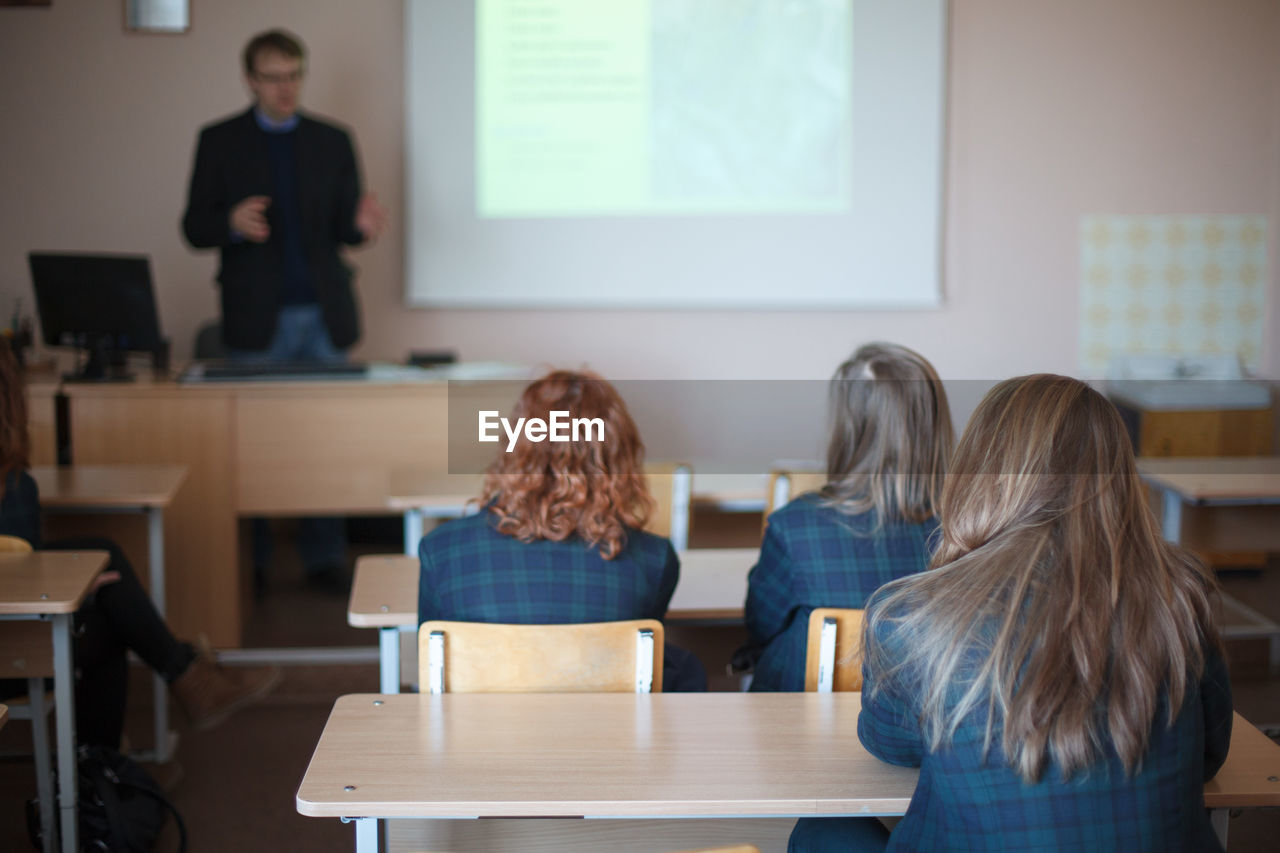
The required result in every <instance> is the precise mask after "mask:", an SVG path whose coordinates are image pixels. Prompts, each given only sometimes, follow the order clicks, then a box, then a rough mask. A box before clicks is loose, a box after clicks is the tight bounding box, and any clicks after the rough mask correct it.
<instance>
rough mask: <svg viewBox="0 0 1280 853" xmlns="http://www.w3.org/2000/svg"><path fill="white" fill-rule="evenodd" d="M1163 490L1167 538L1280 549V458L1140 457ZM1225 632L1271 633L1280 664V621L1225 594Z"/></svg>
mask: <svg viewBox="0 0 1280 853" xmlns="http://www.w3.org/2000/svg"><path fill="white" fill-rule="evenodd" d="M1138 473H1140V474H1141V475H1142V478H1143V479H1144V480H1146V481H1147V483H1149V484H1150V485H1151V486H1152V487H1153V488H1155V489H1156V490H1157V491H1158V492H1159V493H1160V501H1161V518H1160V522H1161V530H1162V532H1163V533H1164V538H1165V539H1167V540H1168V541H1170V542H1177V543H1179V544H1182V545H1186V546H1188V547H1190V548H1195V549H1197V550H1203V551H1250V550H1258V551H1271V552H1277V551H1280V456H1251V457H1212V458H1169V459H1152V458H1143V459H1139V460H1138ZM1222 604H1223V610H1224V611H1225V614H1224V616H1225V619H1224V622H1225V624H1224V626H1223V635H1224V636H1226V637H1228V638H1231V639H1243V638H1251V637H1266V638H1270V641H1271V669H1272V671H1273V672H1275V671H1276V670H1277V668H1280V625H1277V624H1276V623H1275V622H1273V621H1272V620H1270V619H1268V618H1267V617H1266V616H1265V615H1263V614H1262V613H1259V612H1258V611H1257V610H1254V609H1253V608H1252V607H1249V606H1248V605H1246V604H1244V603H1242V602H1240V601H1238V600H1236V599H1234V598H1232V597H1231V596H1228V595H1224V596H1222Z"/></svg>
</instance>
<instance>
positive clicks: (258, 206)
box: [228, 195, 271, 243]
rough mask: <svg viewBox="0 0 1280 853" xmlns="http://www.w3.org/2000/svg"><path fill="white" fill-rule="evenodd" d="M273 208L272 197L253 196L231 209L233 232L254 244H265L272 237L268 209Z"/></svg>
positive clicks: (230, 220) (230, 218) (230, 219)
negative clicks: (268, 221)
mask: <svg viewBox="0 0 1280 853" xmlns="http://www.w3.org/2000/svg"><path fill="white" fill-rule="evenodd" d="M270 206H271V197H270V196H265V195H251V196H249V197H248V198H246V199H244V200H243V201H241V202H239V203H238V204H237V205H236V206H235V207H233V208H231V216H230V217H229V219H228V221H229V222H230V224H231V230H232V231H234V232H236V233H237V234H239V235H240V236H241V237H243V238H244V239H246V240H248V241H250V242H252V243H265V242H267V238H269V237H270V236H271V226H270V225H268V224H267V208H268V207H270Z"/></svg>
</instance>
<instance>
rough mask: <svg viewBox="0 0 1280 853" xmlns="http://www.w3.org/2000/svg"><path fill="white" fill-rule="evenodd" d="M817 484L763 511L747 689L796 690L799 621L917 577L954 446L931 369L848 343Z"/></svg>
mask: <svg viewBox="0 0 1280 853" xmlns="http://www.w3.org/2000/svg"><path fill="white" fill-rule="evenodd" d="M828 398H829V399H828V402H829V408H830V420H831V427H830V435H831V438H830V442H829V444H828V447H827V483H826V485H825V486H823V487H822V489H821V490H820V491H818V492H816V493H813V494H808V495H802V496H800V497H799V498H797V499H795V500H793V501H791V502H790V503H788V504H787V505H786V506H784V507H782V508H781V509H779V510H778V511H777V512H774V513H773V514H772V515H770V516H769V524H768V528H767V529H766V531H765V538H764V543H763V545H762V546H761V548H760V559H759V561H758V562H757V563H756V565H755V568H753V569H752V570H751V575H750V579H749V581H748V585H747V603H746V608H745V613H746V624H747V633H748V636H749V638H750V646H749V647H748V648H747V649H744V650H743V651H741V652H739V656H737V657H738V659H741V657H740V656H745V657H746V658H747V659H748V660H750V659H751V658H755V660H754V662H753V667H752V668H753V669H754V671H755V674H754V676H753V678H752V681H751V689H752V690H754V691H773V690H803V689H804V659H805V645H806V642H807V631H808V624H809V614H810V613H811V612H812V611H813V609H814V608H815V607H862V605H863V604H864V603H865V602H866V600H867V597H868V596H869V595H871V593H873V592H875V590H876V589H877V588H878V587H880V586H881V585H883V584H885V583H888V582H889V581H891V580H895V579H897V578H900V577H903V576H904V575H909V574H914V573H915V572H920V571H923V570H924V567H925V565H926V564H927V563H928V562H929V550H930V547H931V542H932V541H933V535H934V533H935V531H936V530H937V526H938V523H937V520H936V519H935V518H934V513H935V511H936V506H937V501H938V496H939V494H940V493H941V491H942V482H943V473H944V472H945V470H946V465H947V459H948V457H949V456H950V454H951V446H952V444H953V443H954V441H955V437H954V434H953V432H952V428H951V413H950V410H949V409H948V407H947V393H946V391H945V390H944V389H943V387H942V380H941V379H939V378H938V374H937V371H935V370H934V369H933V365H931V364H929V362H928V361H927V360H925V358H924V356H922V355H920V354H919V353H917V352H914V351H912V350H909V349H907V348H906V347H903V346H898V345H896V344H887V343H871V344H866V345H864V346H862V347H859V348H858V350H857V352H855V353H854V354H853V355H852V356H851V357H850V358H849V359H848V360H847V361H845V362H844V363H843V364H841V365H840V367H838V368H837V369H836V372H835V375H834V376H833V377H832V378H831V383H830V386H829V389H828Z"/></svg>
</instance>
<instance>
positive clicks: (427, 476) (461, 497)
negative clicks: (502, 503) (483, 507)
mask: <svg viewBox="0 0 1280 853" xmlns="http://www.w3.org/2000/svg"><path fill="white" fill-rule="evenodd" d="M390 481H391V484H390V485H391V494H390V495H389V496H388V498H387V506H389V507H390V508H391V509H394V510H398V511H401V512H403V511H404V510H407V509H423V508H426V507H437V508H439V507H457V508H458V509H459V511H461V509H462V507H463V505H464V504H466V502H467V501H469V500H471V499H472V498H479V497H480V491H481V489H482V488H483V487H484V474H448V473H443V472H439V471H420V470H414V469H409V468H406V469H403V470H395V471H392V472H391V475H390Z"/></svg>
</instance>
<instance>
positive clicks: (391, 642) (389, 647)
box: [378, 627, 400, 693]
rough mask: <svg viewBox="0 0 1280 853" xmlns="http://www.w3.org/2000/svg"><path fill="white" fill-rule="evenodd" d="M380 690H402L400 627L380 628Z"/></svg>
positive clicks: (388, 691) (397, 691) (393, 691)
mask: <svg viewBox="0 0 1280 853" xmlns="http://www.w3.org/2000/svg"><path fill="white" fill-rule="evenodd" d="M378 691H379V692H380V693H399V692H400V629H399V628H395V627H393V628H379V629H378Z"/></svg>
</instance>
